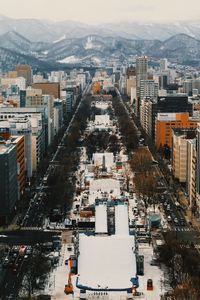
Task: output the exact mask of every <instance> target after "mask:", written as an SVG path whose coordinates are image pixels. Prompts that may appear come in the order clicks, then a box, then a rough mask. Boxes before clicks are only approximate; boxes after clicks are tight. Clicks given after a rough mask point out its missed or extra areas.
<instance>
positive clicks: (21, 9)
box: [0, 0, 200, 23]
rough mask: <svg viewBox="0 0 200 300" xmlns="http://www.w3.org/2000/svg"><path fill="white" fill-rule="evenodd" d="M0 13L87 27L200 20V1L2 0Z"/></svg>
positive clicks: (14, 16)
mask: <svg viewBox="0 0 200 300" xmlns="http://www.w3.org/2000/svg"><path fill="white" fill-rule="evenodd" d="M0 13H1V14H3V15H6V16H8V17H13V18H38V19H51V20H55V21H63V20H74V21H81V22H85V23H103V22H116V21H171V20H173V21H175V20H197V19H199V20H200V0H0Z"/></svg>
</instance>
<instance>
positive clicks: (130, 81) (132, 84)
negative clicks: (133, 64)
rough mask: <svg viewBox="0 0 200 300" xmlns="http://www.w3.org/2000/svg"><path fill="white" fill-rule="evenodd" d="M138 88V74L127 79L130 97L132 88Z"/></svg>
mask: <svg viewBox="0 0 200 300" xmlns="http://www.w3.org/2000/svg"><path fill="white" fill-rule="evenodd" d="M132 88H133V89H135V90H136V76H131V77H130V78H128V79H126V92H127V95H128V96H129V97H131V89H132Z"/></svg>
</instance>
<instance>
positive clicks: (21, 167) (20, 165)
mask: <svg viewBox="0 0 200 300" xmlns="http://www.w3.org/2000/svg"><path fill="white" fill-rule="evenodd" d="M11 143H12V144H14V145H16V149H17V180H18V186H19V192H20V195H21V194H22V193H23V191H24V188H25V144H24V136H12V137H11Z"/></svg>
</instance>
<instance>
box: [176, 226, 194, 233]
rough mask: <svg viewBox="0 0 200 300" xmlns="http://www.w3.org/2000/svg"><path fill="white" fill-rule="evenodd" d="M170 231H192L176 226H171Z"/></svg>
mask: <svg viewBox="0 0 200 300" xmlns="http://www.w3.org/2000/svg"><path fill="white" fill-rule="evenodd" d="M171 231H182V232H183V231H185V232H186V231H193V229H192V228H189V227H178V226H173V227H171Z"/></svg>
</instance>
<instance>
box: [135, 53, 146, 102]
mask: <svg viewBox="0 0 200 300" xmlns="http://www.w3.org/2000/svg"><path fill="white" fill-rule="evenodd" d="M147 71H148V59H147V57H146V56H143V57H138V58H137V59H136V81H137V89H138V93H137V94H138V96H139V91H140V80H147Z"/></svg>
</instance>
